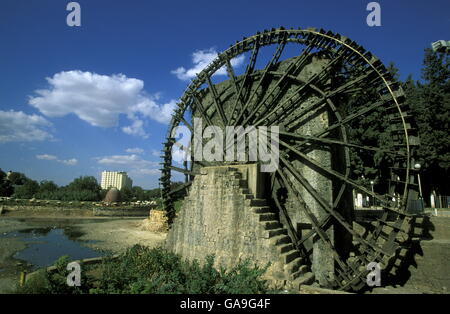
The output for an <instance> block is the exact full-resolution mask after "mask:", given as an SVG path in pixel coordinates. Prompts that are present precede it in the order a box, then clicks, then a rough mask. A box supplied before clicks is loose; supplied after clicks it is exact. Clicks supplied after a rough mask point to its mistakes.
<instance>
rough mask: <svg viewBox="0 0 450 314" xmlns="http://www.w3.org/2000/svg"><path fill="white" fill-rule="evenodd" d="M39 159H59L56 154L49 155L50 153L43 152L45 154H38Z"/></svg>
mask: <svg viewBox="0 0 450 314" xmlns="http://www.w3.org/2000/svg"><path fill="white" fill-rule="evenodd" d="M36 158H37V159H42V160H57V159H58V157H56V156H54V155H48V154H43V155H36Z"/></svg>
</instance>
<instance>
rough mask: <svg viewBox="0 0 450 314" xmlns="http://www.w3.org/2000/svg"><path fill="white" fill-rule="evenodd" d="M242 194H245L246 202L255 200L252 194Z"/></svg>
mask: <svg viewBox="0 0 450 314" xmlns="http://www.w3.org/2000/svg"><path fill="white" fill-rule="evenodd" d="M242 194H244V199H245V200H252V199H254V198H255V197H254V196H253V194H251V193H242Z"/></svg>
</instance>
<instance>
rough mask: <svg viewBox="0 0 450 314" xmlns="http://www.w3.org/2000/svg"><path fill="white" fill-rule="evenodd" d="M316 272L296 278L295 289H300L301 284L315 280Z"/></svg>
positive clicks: (307, 283)
mask: <svg viewBox="0 0 450 314" xmlns="http://www.w3.org/2000/svg"><path fill="white" fill-rule="evenodd" d="M314 279H315V277H314V274H313V273H311V272H308V273H306V274H304V275H302V276H300V277H298V278H296V279H295V280H293V281H292V282H291V283H292V286H293V287H294V289H300V286H302V285H310V284H312V283H313V282H314Z"/></svg>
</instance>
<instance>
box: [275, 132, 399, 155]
mask: <svg viewBox="0 0 450 314" xmlns="http://www.w3.org/2000/svg"><path fill="white" fill-rule="evenodd" d="M280 135H284V136H288V137H291V138H294V139H300V140H302V144H303V143H310V142H319V143H323V144H330V145H341V146H346V147H353V148H359V149H363V150H368V151H375V152H383V153H389V154H393V155H399V156H405V154H404V153H402V152H399V151H392V150H388V149H382V148H379V147H372V146H363V145H358V144H353V143H348V142H344V141H339V140H334V139H330V138H326V137H316V136H309V135H302V134H299V133H292V132H284V131H280Z"/></svg>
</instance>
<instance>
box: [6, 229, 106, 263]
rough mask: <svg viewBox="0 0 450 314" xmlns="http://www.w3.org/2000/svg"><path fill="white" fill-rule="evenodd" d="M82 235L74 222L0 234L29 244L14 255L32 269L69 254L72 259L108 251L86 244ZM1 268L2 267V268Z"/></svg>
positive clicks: (93, 255) (104, 253)
mask: <svg viewBox="0 0 450 314" xmlns="http://www.w3.org/2000/svg"><path fill="white" fill-rule="evenodd" d="M81 235H82V233H80V232H79V231H78V230H77V228H76V227H74V226H73V225H72V224H70V225H67V226H61V225H57V226H51V227H36V228H27V229H22V230H17V231H12V232H7V233H3V234H0V238H15V239H18V240H20V241H22V242H23V243H25V244H26V245H27V247H26V248H25V249H23V250H21V251H18V252H16V253H15V254H14V256H12V257H13V258H15V259H18V260H22V261H25V262H27V264H31V265H32V267H31V268H32V269H33V270H34V269H37V268H40V267H46V266H51V265H53V263H54V262H55V261H56V260H57V259H58V258H59V257H61V256H63V255H68V256H69V258H70V259H71V260H77V259H84V258H91V257H98V256H104V255H106V254H107V252H102V251H97V250H94V249H91V248H89V247H86V246H84V245H83V244H86V243H93V242H92V241H91V242H86V241H80V240H78V238H79V237H80V236H81ZM0 270H1V269H0Z"/></svg>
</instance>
